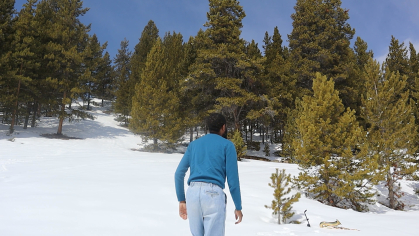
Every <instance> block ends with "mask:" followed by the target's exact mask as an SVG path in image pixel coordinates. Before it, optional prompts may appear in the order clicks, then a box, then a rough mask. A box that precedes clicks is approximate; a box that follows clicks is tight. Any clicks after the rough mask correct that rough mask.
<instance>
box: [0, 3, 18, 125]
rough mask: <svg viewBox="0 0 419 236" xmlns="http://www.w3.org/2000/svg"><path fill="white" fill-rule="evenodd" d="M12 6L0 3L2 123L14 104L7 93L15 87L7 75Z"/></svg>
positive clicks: (0, 107)
mask: <svg viewBox="0 0 419 236" xmlns="http://www.w3.org/2000/svg"><path fill="white" fill-rule="evenodd" d="M14 4H15V1H14V0H5V1H0V110H1V111H2V112H3V121H4V120H5V119H7V118H8V117H7V116H8V115H10V113H11V111H12V109H13V104H14V94H13V93H10V92H9V91H10V89H9V88H11V87H14V88H16V87H17V86H16V85H15V84H14V83H13V84H12V83H11V81H12V80H11V78H10V76H8V75H7V72H8V71H9V69H10V68H8V67H9V63H10V61H9V55H10V54H11V43H12V40H13V23H14V18H13V14H14V13H15V9H14Z"/></svg>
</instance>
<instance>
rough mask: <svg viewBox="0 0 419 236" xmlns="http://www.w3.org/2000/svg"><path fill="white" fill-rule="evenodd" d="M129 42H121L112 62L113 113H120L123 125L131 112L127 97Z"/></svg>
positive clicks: (129, 57) (130, 99) (129, 71)
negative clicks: (113, 75) (113, 71)
mask: <svg viewBox="0 0 419 236" xmlns="http://www.w3.org/2000/svg"><path fill="white" fill-rule="evenodd" d="M128 45H129V41H128V40H127V39H124V40H123V41H121V47H120V49H118V54H117V55H116V56H115V58H114V60H113V62H114V65H115V82H116V85H115V96H116V100H115V112H117V113H121V114H122V116H123V117H124V123H125V125H127V124H128V115H129V111H131V107H130V104H131V101H132V98H131V97H129V94H130V93H129V90H130V87H129V78H130V75H131V66H130V65H131V64H130V59H131V52H130V51H129V49H128Z"/></svg>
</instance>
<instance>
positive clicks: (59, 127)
mask: <svg viewBox="0 0 419 236" xmlns="http://www.w3.org/2000/svg"><path fill="white" fill-rule="evenodd" d="M66 98H67V92H66V91H64V94H63V101H62V104H61V114H60V116H59V117H60V122H59V124H58V130H57V134H58V135H62V134H63V123H64V112H65V103H64V101H65V99H66Z"/></svg>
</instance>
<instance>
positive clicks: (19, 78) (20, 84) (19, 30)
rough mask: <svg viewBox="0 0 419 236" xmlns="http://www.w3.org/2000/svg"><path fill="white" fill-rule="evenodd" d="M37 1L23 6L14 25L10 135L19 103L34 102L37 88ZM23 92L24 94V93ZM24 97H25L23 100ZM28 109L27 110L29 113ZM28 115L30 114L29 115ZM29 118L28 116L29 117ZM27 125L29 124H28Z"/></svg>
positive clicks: (10, 72) (31, 0)
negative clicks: (34, 79) (33, 80)
mask: <svg viewBox="0 0 419 236" xmlns="http://www.w3.org/2000/svg"><path fill="white" fill-rule="evenodd" d="M36 2H37V1H36V0H29V1H28V2H27V3H26V4H24V5H23V8H22V10H21V11H20V12H19V14H18V16H17V19H16V21H15V23H14V25H13V29H14V30H13V31H14V37H13V41H12V44H11V48H12V53H11V55H10V60H9V66H10V71H9V72H8V73H9V76H10V78H11V79H12V84H14V85H15V86H12V88H11V90H10V91H13V95H15V97H14V104H13V114H12V122H11V124H10V133H13V130H14V125H15V123H16V122H15V120H16V119H17V115H18V113H17V112H18V108H19V101H24V102H25V103H24V104H25V105H26V106H29V102H32V101H33V100H34V96H36V95H35V94H36V92H35V90H36V88H35V86H33V85H32V78H35V77H37V71H38V68H39V66H40V63H39V59H40V58H39V56H38V55H37V52H38V47H39V46H40V45H39V44H40V42H39V33H38V31H37V29H39V24H38V22H37V21H36V20H35V19H34V18H35V17H34V15H35V4H36ZM22 92H23V93H22ZM22 97H24V98H23V99H22ZM27 110H28V109H25V111H27ZM27 115H28V114H27ZM27 117H28V116H27ZM26 124H27V123H26Z"/></svg>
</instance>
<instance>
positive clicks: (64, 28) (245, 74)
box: [0, 0, 419, 211]
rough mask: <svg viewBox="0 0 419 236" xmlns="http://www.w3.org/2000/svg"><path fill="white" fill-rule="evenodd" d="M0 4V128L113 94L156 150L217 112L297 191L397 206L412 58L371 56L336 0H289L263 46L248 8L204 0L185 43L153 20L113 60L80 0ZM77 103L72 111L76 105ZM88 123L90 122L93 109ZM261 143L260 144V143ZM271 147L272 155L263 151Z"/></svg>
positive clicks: (410, 54)
mask: <svg viewBox="0 0 419 236" xmlns="http://www.w3.org/2000/svg"><path fill="white" fill-rule="evenodd" d="M0 4H3V5H2V6H1V8H0V11H1V13H0V14H1V16H2V17H1V18H0V20H1V22H0V27H1V28H0V30H1V31H0V32H1V33H0V56H1V57H0V60H1V61H0V63H1V64H0V96H1V97H0V111H1V114H2V122H3V123H8V124H10V127H11V128H10V130H11V132H12V131H13V126H14V125H15V124H18V123H19V120H21V119H22V118H24V120H25V122H24V124H25V126H26V124H27V123H28V119H29V117H30V116H32V123H33V124H34V123H35V121H36V119H37V117H39V116H40V115H41V114H42V115H49V116H55V117H57V118H58V119H59V120H60V126H59V128H58V132H57V133H59V134H61V132H62V121H63V120H64V119H66V118H69V119H75V118H89V113H87V112H86V109H87V110H88V109H89V104H90V100H91V98H92V97H93V96H94V97H98V98H102V99H110V100H113V101H114V103H113V107H114V111H115V112H116V113H118V114H120V115H121V117H122V120H121V121H122V122H123V123H124V124H125V125H127V126H128V127H129V128H130V130H132V131H133V132H135V133H137V134H141V135H142V137H143V138H144V140H145V141H147V140H152V141H153V142H152V143H153V144H152V145H150V146H149V147H150V149H152V150H160V149H167V148H173V147H174V146H175V145H176V144H177V143H179V141H181V140H182V137H183V136H184V134H185V133H186V132H188V133H189V134H190V141H192V140H193V139H194V132H195V130H197V128H198V127H204V126H205V125H204V124H203V122H202V121H203V120H204V118H205V117H206V116H207V115H208V114H209V113H211V112H221V113H223V114H224V115H225V116H226V117H227V118H228V129H229V133H230V138H231V139H232V140H233V142H234V143H235V144H236V149H237V151H238V154H239V155H238V156H239V158H240V157H241V156H242V155H243V154H244V153H245V148H246V144H247V148H248V149H251V148H254V146H255V142H254V140H253V137H254V136H255V135H254V133H255V132H259V133H260V137H261V139H262V140H261V141H262V143H265V150H266V149H267V148H268V149H269V146H268V144H269V143H279V144H280V147H281V150H280V151H279V152H278V153H277V154H278V155H280V156H282V157H284V158H287V159H288V160H289V161H290V162H293V163H297V164H298V165H299V166H300V167H301V170H302V171H301V174H300V175H299V176H298V177H297V183H298V187H299V188H300V189H302V190H303V191H304V192H306V193H307V195H310V196H311V197H313V198H315V199H317V200H319V201H321V202H323V203H325V204H329V205H332V206H336V207H342V208H352V209H355V210H358V211H364V210H367V207H366V205H367V204H368V203H370V202H372V201H373V197H374V192H373V191H372V187H373V186H374V185H375V184H377V183H378V182H379V181H384V182H385V183H386V184H385V186H386V187H387V189H388V192H389V194H388V198H389V201H388V206H389V207H391V208H393V209H403V208H404V204H403V203H402V202H401V201H400V200H399V198H400V197H401V195H402V192H401V189H400V185H399V181H400V180H401V179H402V178H407V179H415V178H417V173H418V172H417V168H418V163H419V161H418V158H417V147H418V143H419V140H418V135H417V133H418V127H419V114H418V109H417V107H418V106H417V100H418V98H419V93H418V91H419V90H418V86H419V80H418V79H419V75H418V73H419V54H417V52H416V50H415V48H414V46H413V44H412V43H409V45H408V46H407V45H405V44H404V43H403V42H399V41H398V39H396V38H394V37H392V39H391V42H390V46H389V53H388V56H387V58H386V60H385V61H384V62H383V63H382V64H381V65H380V63H378V62H377V61H375V60H374V59H373V58H374V55H373V52H372V51H371V50H369V49H368V45H367V43H366V42H365V41H363V40H362V39H361V38H360V37H357V38H356V39H355V40H354V45H353V47H351V40H353V37H354V35H355V29H354V28H352V27H351V26H350V25H349V24H348V22H347V20H348V19H349V11H348V10H347V9H343V8H342V7H341V1H340V0H297V1H296V5H295V7H294V9H295V13H293V14H292V15H291V18H292V20H293V23H292V25H293V30H292V32H291V33H290V34H289V35H288V42H289V44H288V46H284V45H283V39H282V36H281V34H280V32H279V29H278V28H277V27H275V28H274V29H273V33H272V34H270V33H269V32H266V33H265V36H264V40H263V45H262V49H263V50H262V51H261V50H260V48H259V45H258V44H257V43H255V41H254V40H252V41H251V42H247V41H245V40H244V39H242V38H241V37H240V34H241V28H242V27H243V25H242V20H243V18H244V17H245V16H246V14H245V11H244V9H243V8H242V7H241V6H240V4H239V2H238V1H236V0H209V11H208V13H207V22H206V23H205V25H204V26H205V30H202V29H201V30H199V31H198V32H197V34H196V36H193V37H190V38H189V39H188V40H187V41H185V40H184V39H183V36H182V34H181V33H176V32H167V33H165V34H164V36H163V37H159V30H158V28H157V26H156V25H155V23H154V22H153V21H152V20H150V21H149V22H148V24H147V25H146V26H145V28H144V30H143V31H142V34H141V37H140V38H139V42H138V43H137V44H136V45H135V48H134V51H132V52H131V51H130V50H129V42H128V41H127V40H124V41H122V42H121V45H120V49H119V50H118V53H117V55H116V56H115V57H114V59H113V61H112V60H111V59H110V55H109V54H108V53H104V51H105V50H106V46H107V44H106V43H105V44H100V43H99V41H98V39H97V37H96V36H95V35H93V36H90V35H89V34H88V33H89V30H90V26H89V25H87V26H86V25H84V24H82V23H81V22H80V20H79V17H80V16H82V15H84V14H85V13H86V12H87V10H88V9H86V8H83V7H82V2H81V1H64V0H42V1H40V2H37V1H35V0H28V2H27V4H25V5H24V7H23V8H22V10H21V11H20V12H19V13H18V14H15V13H14V10H13V4H14V1H3V2H2V3H0ZM80 99H81V101H83V103H85V104H86V105H85V106H79V107H71V103H72V102H74V101H80ZM90 118H91V117H90ZM258 145H259V143H256V146H258ZM267 153H269V150H267Z"/></svg>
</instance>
